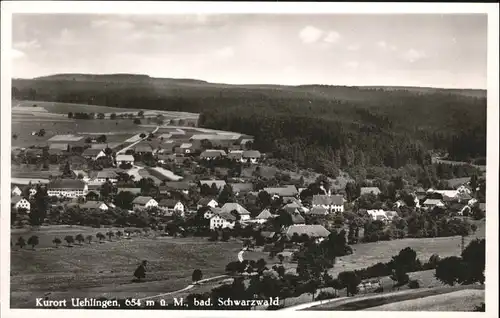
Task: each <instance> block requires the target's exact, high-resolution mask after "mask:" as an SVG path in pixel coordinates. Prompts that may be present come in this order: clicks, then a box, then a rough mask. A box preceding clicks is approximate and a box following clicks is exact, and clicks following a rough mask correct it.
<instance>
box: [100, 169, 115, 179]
mask: <svg viewBox="0 0 500 318" xmlns="http://www.w3.org/2000/svg"><path fill="white" fill-rule="evenodd" d="M97 178H99V179H116V178H118V174H117V173H116V172H115V171H113V170H102V171H99V172H98V173H97Z"/></svg>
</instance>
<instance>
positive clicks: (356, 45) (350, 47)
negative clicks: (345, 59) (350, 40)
mask: <svg viewBox="0 0 500 318" xmlns="http://www.w3.org/2000/svg"><path fill="white" fill-rule="evenodd" d="M360 47H361V46H360V45H359V44H351V45H349V46H348V47H347V50H348V51H357V50H359V48H360Z"/></svg>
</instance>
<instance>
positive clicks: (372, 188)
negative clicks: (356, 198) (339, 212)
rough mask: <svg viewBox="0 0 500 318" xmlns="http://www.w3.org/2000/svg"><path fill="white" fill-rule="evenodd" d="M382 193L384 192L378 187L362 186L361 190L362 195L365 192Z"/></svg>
mask: <svg viewBox="0 0 500 318" xmlns="http://www.w3.org/2000/svg"><path fill="white" fill-rule="evenodd" d="M380 193H382V192H381V191H380V189H379V188H377V187H362V188H361V190H360V195H365V194H373V195H379V194H380Z"/></svg>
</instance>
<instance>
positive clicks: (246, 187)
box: [229, 183, 253, 193]
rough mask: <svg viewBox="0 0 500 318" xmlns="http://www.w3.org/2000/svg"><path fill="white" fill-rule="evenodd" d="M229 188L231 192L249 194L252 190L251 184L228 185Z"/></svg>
mask: <svg viewBox="0 0 500 318" xmlns="http://www.w3.org/2000/svg"><path fill="white" fill-rule="evenodd" d="M229 185H230V186H231V188H233V192H235V193H239V192H250V191H252V190H253V184H251V183H230V184H229Z"/></svg>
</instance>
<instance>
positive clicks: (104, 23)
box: [90, 19, 135, 31]
mask: <svg viewBox="0 0 500 318" xmlns="http://www.w3.org/2000/svg"><path fill="white" fill-rule="evenodd" d="M90 26H91V27H92V28H95V29H96V28H106V29H110V30H125V31H127V30H131V29H133V28H134V27H135V24H134V23H132V22H130V21H126V20H122V19H99V20H93V21H91V22H90Z"/></svg>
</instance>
